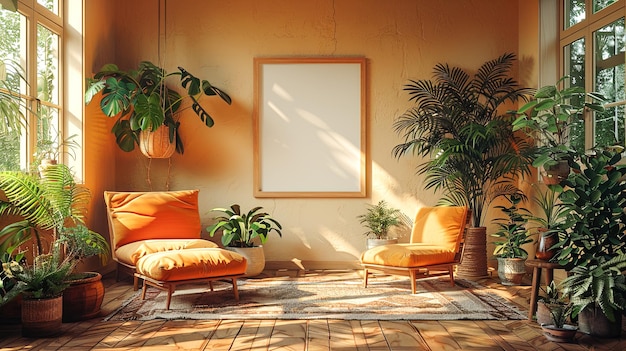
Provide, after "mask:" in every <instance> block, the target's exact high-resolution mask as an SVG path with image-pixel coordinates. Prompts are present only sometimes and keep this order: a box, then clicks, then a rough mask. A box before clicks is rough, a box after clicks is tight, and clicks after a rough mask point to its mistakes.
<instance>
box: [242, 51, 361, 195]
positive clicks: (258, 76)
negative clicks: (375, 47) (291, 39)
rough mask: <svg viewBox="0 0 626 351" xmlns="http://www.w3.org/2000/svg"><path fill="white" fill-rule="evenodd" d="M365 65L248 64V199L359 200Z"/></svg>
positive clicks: (325, 61) (324, 61)
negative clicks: (250, 172) (250, 73)
mask: <svg viewBox="0 0 626 351" xmlns="http://www.w3.org/2000/svg"><path fill="white" fill-rule="evenodd" d="M365 72H366V59H365V58H361V57H359V58H256V59H255V60H254V79H255V97H254V195H255V196H256V197H364V196H365V195H366V191H365V189H366V176H365V172H366V167H365V162H366V145H365V106H366V101H365V100H366V99H365V95H366V89H365V82H366V75H365Z"/></svg>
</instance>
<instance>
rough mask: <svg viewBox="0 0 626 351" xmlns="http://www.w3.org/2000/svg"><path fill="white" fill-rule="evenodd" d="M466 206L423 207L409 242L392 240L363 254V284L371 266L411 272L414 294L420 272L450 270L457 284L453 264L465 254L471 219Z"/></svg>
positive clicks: (417, 215)
mask: <svg viewBox="0 0 626 351" xmlns="http://www.w3.org/2000/svg"><path fill="white" fill-rule="evenodd" d="M469 218H470V216H469V210H468V208H466V207H443V206H442V207H423V208H420V209H419V210H418V211H417V214H416V216H415V222H414V224H413V229H412V232H411V240H410V243H408V244H404V243H401V244H389V245H382V246H377V247H374V248H371V249H369V250H367V251H365V252H363V253H362V254H361V265H362V266H363V268H364V275H363V286H364V287H367V281H368V277H369V274H370V270H376V271H382V272H385V273H390V274H401V275H406V274H408V275H409V277H410V278H411V292H412V293H413V294H415V291H416V285H417V284H416V279H417V273H418V272H423V273H424V274H425V275H428V274H429V273H430V271H433V270H434V271H442V270H443V271H448V273H449V275H450V283H451V284H452V285H454V266H455V265H456V264H458V263H459V262H460V259H461V257H462V241H463V234H464V233H465V228H466V226H467V224H468V221H469Z"/></svg>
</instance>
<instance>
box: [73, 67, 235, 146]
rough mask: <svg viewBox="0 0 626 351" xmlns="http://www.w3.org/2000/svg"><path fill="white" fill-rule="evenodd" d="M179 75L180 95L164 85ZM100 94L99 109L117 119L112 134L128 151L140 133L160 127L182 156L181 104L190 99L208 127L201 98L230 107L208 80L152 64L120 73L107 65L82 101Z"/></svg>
mask: <svg viewBox="0 0 626 351" xmlns="http://www.w3.org/2000/svg"><path fill="white" fill-rule="evenodd" d="M174 76H178V77H179V78H180V82H179V83H180V85H181V86H182V87H183V88H184V89H185V91H184V94H185V95H183V94H181V93H179V92H178V91H176V90H174V89H173V88H171V87H170V86H168V85H167V80H168V78H170V77H174ZM99 92H101V93H102V99H101V100H100V109H101V110H102V112H103V113H104V114H105V115H106V116H108V117H115V118H117V120H116V122H115V125H114V126H113V129H112V132H113V133H114V134H115V137H116V142H117V145H118V146H119V147H120V149H122V150H124V151H126V152H130V151H132V150H134V149H135V146H138V144H139V132H140V131H155V130H156V129H157V128H158V127H160V126H161V125H165V126H167V127H168V128H169V138H170V142H174V141H175V142H176V151H177V152H178V153H181V154H182V153H184V145H183V142H182V140H181V138H180V135H179V132H178V128H179V126H180V121H179V119H178V117H177V113H178V112H180V111H181V110H180V109H181V106H182V102H183V100H185V99H187V98H188V99H190V100H191V109H192V110H193V112H194V113H195V114H196V115H197V116H198V117H199V118H200V120H202V122H204V124H205V125H206V126H207V127H212V126H213V124H214V121H213V118H212V117H211V116H210V115H209V113H208V112H207V110H205V108H204V107H202V105H200V103H199V99H200V97H202V96H203V95H205V96H219V97H220V98H221V99H222V100H223V101H225V102H226V103H228V104H229V105H230V104H231V98H230V96H229V95H228V94H226V93H225V92H224V91H222V90H221V89H219V88H218V87H216V86H213V85H212V84H211V83H210V82H209V81H207V80H200V79H199V78H197V77H195V76H194V75H192V74H191V73H189V72H188V71H186V70H185V69H184V68H182V67H178V71H177V72H172V73H167V72H166V71H165V70H164V69H163V68H161V67H158V66H156V65H154V64H153V63H152V62H149V61H143V62H141V63H140V64H139V67H138V68H137V69H136V70H129V71H122V70H120V69H119V68H118V67H117V66H116V65H114V64H106V65H104V66H103V67H102V69H101V70H100V71H99V72H98V73H96V74H95V75H94V77H93V79H89V81H88V84H87V90H86V92H85V102H86V103H87V104H89V103H90V102H91V100H92V99H93V97H94V96H95V95H96V94H98V93H99Z"/></svg>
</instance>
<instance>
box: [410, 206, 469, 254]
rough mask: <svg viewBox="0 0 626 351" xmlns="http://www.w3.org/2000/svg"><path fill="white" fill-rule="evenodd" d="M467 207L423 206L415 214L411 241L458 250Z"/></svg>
mask: <svg viewBox="0 0 626 351" xmlns="http://www.w3.org/2000/svg"><path fill="white" fill-rule="evenodd" d="M468 212H469V211H468V210H467V207H456V206H455V207H444V206H438V207H422V208H420V209H419V210H418V211H417V214H416V215H415V222H414V224H413V231H412V233H411V243H429V244H433V245H439V246H442V247H444V248H446V249H447V250H450V251H457V250H458V247H459V245H460V244H461V240H462V238H463V236H462V234H463V231H464V230H465V225H466V221H467V216H468Z"/></svg>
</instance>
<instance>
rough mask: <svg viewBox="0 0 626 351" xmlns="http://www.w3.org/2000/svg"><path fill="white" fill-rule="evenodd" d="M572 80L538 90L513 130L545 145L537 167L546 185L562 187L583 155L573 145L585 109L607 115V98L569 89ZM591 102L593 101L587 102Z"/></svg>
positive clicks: (567, 78)
mask: <svg viewBox="0 0 626 351" xmlns="http://www.w3.org/2000/svg"><path fill="white" fill-rule="evenodd" d="M569 82H570V77H569V76H565V77H562V78H561V79H559V81H558V82H557V83H556V84H555V85H546V86H544V87H542V88H540V89H538V90H537V91H536V93H535V95H534V99H533V100H531V101H529V102H528V103H526V104H525V105H524V106H522V107H520V109H519V110H518V111H517V114H518V115H519V117H518V118H517V119H516V120H515V121H513V130H514V131H517V130H523V131H525V132H526V133H528V135H529V136H531V137H532V138H533V139H534V140H535V141H536V142H538V143H540V144H541V145H540V146H539V147H538V149H537V155H536V157H535V159H534V161H533V166H535V167H537V168H539V169H540V170H542V173H541V174H542V177H543V181H544V183H546V184H558V183H559V182H560V181H561V180H563V179H565V178H567V175H568V174H569V172H570V167H571V166H572V164H573V163H574V162H575V161H576V160H577V158H578V154H579V153H580V152H579V151H577V150H575V148H574V147H573V146H572V145H571V141H572V138H571V136H572V133H574V128H575V126H576V125H577V124H579V123H580V120H581V118H582V112H583V110H584V109H585V108H588V109H591V110H594V111H603V110H604V107H603V106H602V104H601V103H602V101H604V100H605V99H604V97H603V96H602V95H600V94H598V93H594V92H591V93H586V92H585V89H584V88H583V87H579V86H569ZM586 98H589V99H590V100H591V101H590V102H589V101H585V99H586Z"/></svg>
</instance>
